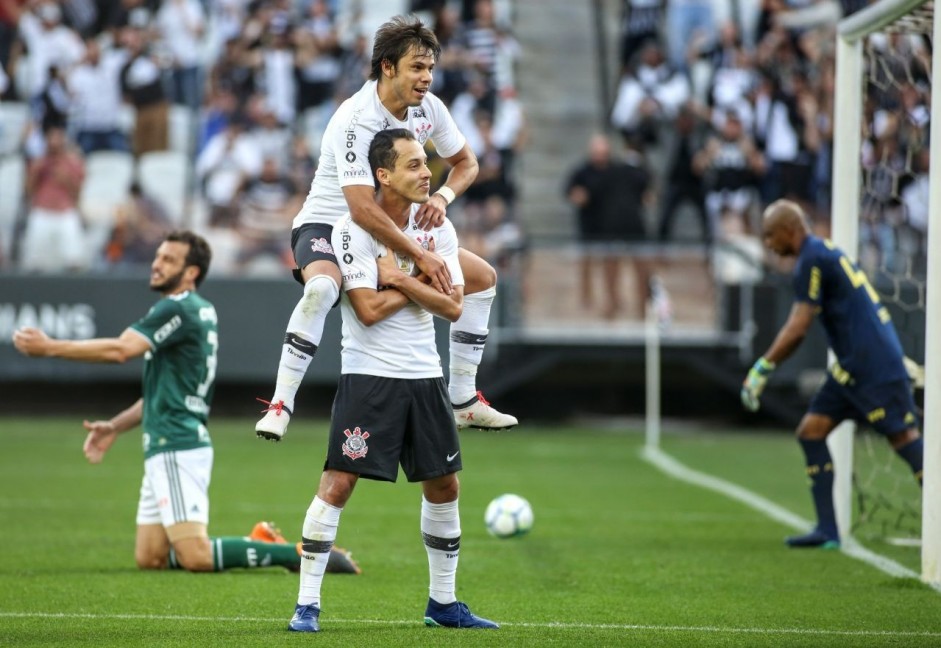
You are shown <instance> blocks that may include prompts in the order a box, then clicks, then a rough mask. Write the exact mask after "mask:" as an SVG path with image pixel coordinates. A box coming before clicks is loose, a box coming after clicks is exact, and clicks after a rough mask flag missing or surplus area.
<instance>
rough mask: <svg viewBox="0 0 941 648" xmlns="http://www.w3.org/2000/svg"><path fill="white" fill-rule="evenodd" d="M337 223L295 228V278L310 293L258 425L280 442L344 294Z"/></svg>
mask: <svg viewBox="0 0 941 648" xmlns="http://www.w3.org/2000/svg"><path fill="white" fill-rule="evenodd" d="M332 229H333V228H331V227H329V226H326V225H304V226H302V227H300V228H298V229H297V230H295V231H294V232H293V233H292V246H293V248H294V258H295V260H296V262H297V267H298V268H300V270H296V271H295V278H296V279H298V280H299V281H300V282H301V283H302V284H303V285H304V292H303V294H302V295H301V298H300V300H298V302H297V304H296V305H295V306H294V310H293V312H292V313H291V317H290V319H289V320H288V325H287V330H286V332H285V335H284V344H283V345H282V347H281V359H280V361H279V363H278V374H277V379H276V383H275V389H274V395H273V396H272V397H271V401H270V403H269V407H268V409H267V410H266V413H265V416H264V417H263V418H262V419H261V420H260V421H258V423H257V424H256V425H255V432H256V433H257V434H258V436H260V437H263V438H266V439H270V440H272V441H280V440H281V437H283V436H284V434H285V433H286V432H287V426H288V422H289V421H290V419H291V414H292V413H293V412H294V400H295V397H296V396H297V390H298V389H299V388H300V385H301V381H303V379H304V374H305V373H307V368H308V367H309V366H310V363H311V361H312V360H313V358H314V354H315V353H316V352H317V347H318V346H319V345H320V340H321V337H322V336H323V329H324V321H325V320H326V319H327V314H328V313H329V312H330V309H331V308H333V306H334V305H335V304H336V302H337V299H338V298H339V296H340V284H341V281H342V278H341V277H340V268H339V267H338V266H337V260H336V256H334V254H333V247H332V245H331V244H330V234H331V231H332Z"/></svg>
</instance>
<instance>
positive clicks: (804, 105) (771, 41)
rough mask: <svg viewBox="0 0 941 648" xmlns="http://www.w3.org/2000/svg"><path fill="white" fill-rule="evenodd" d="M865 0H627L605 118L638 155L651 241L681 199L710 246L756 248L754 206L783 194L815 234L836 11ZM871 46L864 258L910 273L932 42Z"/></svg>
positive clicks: (828, 137) (897, 39)
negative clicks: (648, 197) (647, 180)
mask: <svg viewBox="0 0 941 648" xmlns="http://www.w3.org/2000/svg"><path fill="white" fill-rule="evenodd" d="M867 4H869V3H868V2H866V1H865V0H857V1H852V0H849V1H844V2H840V3H838V2H834V1H832V0H761V1H760V2H759V1H754V2H749V1H747V0H742V1H738V2H727V1H726V0H675V1H671V2H662V1H660V0H623V2H622V23H621V29H620V50H619V51H620V63H621V66H622V74H621V77H620V80H619V82H618V86H617V91H616V97H615V100H614V105H613V108H612V110H611V113H610V126H611V127H612V129H614V130H615V131H617V132H619V133H620V134H621V135H622V136H623V139H624V141H625V142H626V148H627V150H628V152H629V156H630V157H635V158H636V156H637V151H638V150H641V151H645V153H646V160H645V161H644V162H645V163H646V164H648V165H649V166H650V167H652V171H653V175H654V178H655V184H657V185H658V186H657V192H656V193H657V194H658V197H659V199H658V201H657V202H658V205H659V209H658V210H657V211H658V213H657V215H656V218H655V219H654V220H655V223H656V225H655V226H656V231H657V233H658V234H659V236H658V238H659V239H660V240H663V241H666V240H669V239H670V238H671V236H672V233H673V226H674V221H675V219H676V215H677V213H678V210H679V209H680V208H683V207H684V206H686V208H688V209H692V210H693V211H694V212H695V214H696V215H697V216H698V220H699V222H701V223H702V227H701V230H700V232H701V237H702V239H701V240H702V241H703V242H704V243H706V244H707V245H708V244H710V243H712V242H721V243H724V244H725V247H726V248H727V247H729V246H736V245H738V246H739V247H740V248H741V249H742V251H743V252H746V253H747V252H748V251H749V250H751V251H757V252H758V254H760V249H761V248H760V244H759V242H758V240H757V237H758V235H760V231H759V228H758V218H759V215H760V213H761V211H762V209H763V207H764V206H766V205H768V204H769V203H771V202H772V201H774V200H776V199H779V198H789V199H792V200H795V201H797V202H799V203H800V204H801V205H802V207H803V208H804V209H805V211H806V212H807V213H808V214H809V215H810V217H811V218H812V220H813V223H814V227H815V229H816V230H817V231H818V232H821V233H823V234H826V233H827V232H828V231H829V225H830V216H831V213H830V209H831V198H832V195H831V192H832V163H833V132H834V129H833V124H834V91H835V87H834V80H835V47H836V23H837V21H838V20H839V19H840V18H841V17H844V16H846V15H848V14H850V13H853V12H855V11H858V10H860V9H862V8H864V6H865V5H867ZM866 47H867V48H868V50H869V52H870V53H871V55H870V56H867V61H868V67H867V70H866V72H865V97H866V100H865V105H864V107H863V111H864V112H863V117H862V122H863V134H862V135H863V155H862V160H861V167H862V170H863V186H864V190H863V191H864V196H863V211H862V218H861V223H860V238H861V262H862V263H863V266H864V267H865V268H866V269H867V270H869V271H872V270H875V269H881V270H884V271H886V272H890V273H894V272H905V271H907V270H912V271H914V272H918V269H919V268H921V267H923V266H924V263H925V252H926V249H925V246H926V236H925V235H926V228H927V202H926V201H927V170H928V166H929V152H928V126H929V124H928V121H929V112H930V111H929V106H930V103H929V102H930V93H931V88H930V83H929V77H930V51H931V46H930V43H929V42H928V40H927V38H925V37H923V36H920V35H906V36H902V35H898V34H893V35H883V34H880V35H878V36H874V37H870V38H869V39H868V41H867V45H866ZM873 61H878V62H876V63H873ZM622 186H624V185H623V183H622ZM604 235H605V234H604V233H602V236H604ZM909 262H911V263H912V264H913V267H910V268H909V267H905V266H906V264H907V263H909Z"/></svg>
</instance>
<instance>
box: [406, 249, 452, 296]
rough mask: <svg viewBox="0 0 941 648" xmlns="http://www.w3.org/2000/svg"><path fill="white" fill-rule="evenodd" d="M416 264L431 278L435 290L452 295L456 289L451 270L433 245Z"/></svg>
mask: <svg viewBox="0 0 941 648" xmlns="http://www.w3.org/2000/svg"><path fill="white" fill-rule="evenodd" d="M415 265H417V266H418V269H419V270H421V271H422V272H423V273H424V274H425V275H427V276H428V278H429V279H431V285H432V286H433V287H434V289H435V290H437V291H438V292H442V293H444V294H445V295H450V294H451V293H452V292H454V289H453V288H452V287H451V271H450V270H448V266H447V264H446V263H445V262H444V259H442V258H441V257H440V256H438V254H437V253H436V252H435V251H434V249H433V247H432V246H431V245H429V246H428V249H427V250H425V254H424V256H422V258H421V260H420V261H416V262H415Z"/></svg>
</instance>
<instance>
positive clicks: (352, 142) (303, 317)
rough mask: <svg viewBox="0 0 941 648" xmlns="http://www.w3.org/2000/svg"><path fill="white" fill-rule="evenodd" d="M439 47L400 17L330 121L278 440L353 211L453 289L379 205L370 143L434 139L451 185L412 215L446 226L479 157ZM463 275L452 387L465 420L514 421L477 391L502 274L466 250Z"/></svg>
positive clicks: (305, 211)
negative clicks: (451, 105)
mask: <svg viewBox="0 0 941 648" xmlns="http://www.w3.org/2000/svg"><path fill="white" fill-rule="evenodd" d="M440 53H441V46H440V44H439V43H438V40H437V38H436V37H435V35H434V32H432V31H431V30H430V29H428V28H427V27H425V26H424V25H423V24H422V22H421V21H420V20H418V19H417V18H405V17H402V16H397V17H395V18H393V19H391V20H390V21H389V22H387V23H385V24H383V25H382V26H381V27H380V28H379V29H378V31H377V32H376V36H375V41H374V47H373V54H372V63H371V70H370V75H369V80H368V81H367V82H366V83H365V84H364V85H363V87H362V89H360V90H359V91H358V92H357V93H356V94H354V95H353V96H352V97H350V98H349V99H347V100H346V101H344V102H343V103H342V104H341V105H340V107H339V108H338V109H337V111H336V113H335V114H334V115H333V117H332V118H331V119H330V122H329V123H328V124H327V127H326V130H325V131H324V135H323V142H322V144H321V152H320V160H319V164H318V168H317V171H316V173H315V174H314V179H313V182H312V183H311V188H310V193H309V194H308V196H307V199H306V201H305V202H304V206H303V207H302V208H301V211H300V213H299V214H298V215H297V217H296V218H295V219H294V226H293V227H294V228H293V231H292V233H291V247H292V248H293V250H294V258H295V262H296V264H297V269H295V270H294V277H295V278H296V279H297V280H298V281H299V282H300V283H302V284H303V286H304V292H303V295H302V296H301V298H300V300H299V301H298V303H297V305H296V306H295V308H294V311H293V313H292V314H291V317H290V319H289V320H288V325H287V331H286V334H285V336H284V344H283V346H282V350H281V360H280V363H279V365H278V374H277V381H276V385H275V390H274V395H273V396H272V397H271V401H270V402H269V401H263V402H265V403H267V404H268V406H269V407H268V409H267V410H266V413H265V416H264V417H263V418H262V419H261V420H260V421H258V423H257V424H256V426H255V431H256V433H257V434H258V436H260V437H263V438H266V439H270V440H273V441H279V440H280V439H281V438H282V437H283V436H284V434H285V433H286V432H287V426H288V423H289V421H290V418H291V415H292V414H293V412H294V408H295V398H296V395H297V390H298V388H299V387H300V384H301V381H302V380H303V378H304V374H305V373H306V372H307V368H308V367H309V366H310V363H311V361H312V359H313V357H314V354H315V353H316V351H317V347H318V345H319V344H320V340H321V337H322V335H323V328H324V320H325V319H326V317H327V314H328V313H329V312H330V309H331V308H333V306H334V305H336V303H337V300H338V299H339V295H340V282H341V277H340V270H339V267H338V262H337V256H336V251H335V250H334V247H333V246H332V244H331V234H332V231H333V227H334V225H335V224H336V222H337V221H338V220H339V219H340V217H341V216H343V215H344V214H345V213H347V212H349V213H350V214H351V217H352V219H353V221H354V222H355V223H356V224H357V225H359V226H360V227H362V228H364V229H365V230H366V231H368V232H369V233H370V234H371V235H373V236H375V237H376V238H377V239H379V240H380V241H382V243H383V244H384V245H386V246H387V247H389V248H390V249H393V250H395V251H396V252H397V253H398V254H399V255H401V256H402V257H407V258H409V259H411V260H413V261H414V263H415V264H416V266H417V267H418V268H419V269H420V270H421V272H423V273H424V274H425V275H426V276H428V277H429V278H430V280H431V285H432V286H434V288H436V289H437V290H439V291H442V292H443V293H445V294H448V293H449V292H450V290H451V288H450V286H451V277H450V272H449V270H448V268H447V266H446V265H445V263H444V261H443V259H442V258H441V257H440V256H439V255H438V254H436V253H435V252H434V251H433V250H426V249H424V248H423V247H422V246H421V245H420V244H419V243H418V241H417V240H416V238H418V237H415V236H412V232H403V231H401V230H399V229H398V228H397V227H396V226H395V225H394V224H392V222H391V221H390V220H389V218H388V217H387V216H386V215H385V214H384V213H383V212H382V210H381V209H379V207H378V206H377V205H376V203H375V200H374V187H373V178H372V173H371V172H370V169H369V162H368V155H369V145H370V143H371V142H372V140H373V138H374V137H375V135H376V133H378V132H380V131H383V130H387V129H390V128H406V129H408V130H409V131H411V132H412V134H413V135H415V137H416V138H417V140H418V142H419V143H420V144H422V145H424V144H425V142H426V141H427V140H431V141H432V142H433V143H434V146H435V149H436V150H437V152H438V154H439V155H440V156H441V157H442V158H444V159H445V160H446V161H447V162H448V164H449V165H451V170H450V172H449V173H448V176H447V179H446V181H445V184H444V185H443V186H442V187H441V188H439V189H438V190H437V191H436V192H435V193H434V194H432V195H431V199H430V200H428V201H427V202H426V203H425V204H423V205H422V206H421V207H420V208H419V210H418V213H417V215H416V219H415V223H416V225H417V226H418V229H419V230H420V231H427V230H429V229H430V228H431V227H436V226H441V225H442V224H443V223H444V222H445V215H446V210H447V207H448V205H450V204H451V202H452V201H453V200H454V199H455V197H457V196H459V195H460V194H462V193H463V192H464V191H465V190H466V189H467V188H468V187H469V186H470V185H471V184H472V183H473V182H474V179H475V178H476V177H477V170H478V164H477V158H476V156H475V155H474V153H473V151H472V150H471V148H470V147H469V146H468V144H467V142H466V140H465V138H464V136H463V135H462V134H461V132H460V131H459V130H458V129H457V126H456V125H455V123H454V120H453V119H452V117H451V114H450V113H449V112H448V109H447V107H446V106H445V105H444V103H443V102H442V101H441V100H440V99H438V98H437V97H436V96H434V95H433V94H432V93H431V92H430V90H429V88H430V87H431V82H432V71H433V69H434V67H435V63H436V62H437V60H438V57H439V55H440ZM458 256H459V259H460V263H461V269H462V271H463V274H464V278H465V280H466V282H467V283H466V286H465V295H464V311H463V314H462V315H461V318H460V319H459V320H458V321H456V322H454V323H452V325H451V334H450V380H449V382H448V392H449V396H450V401H451V403H452V406H453V409H454V417H455V421H456V423H457V426H458V427H459V428H466V427H475V428H484V429H507V428H511V427H513V426H515V425H516V424H517V420H516V418H515V417H513V416H510V415H508V414H503V413H501V412H498V411H497V410H496V409H494V408H493V407H491V406H490V404H489V403H487V401H486V400H484V398H483V397H482V395H481V393H480V392H479V391H477V386H476V376H477V367H478V365H479V364H480V361H481V358H482V356H483V351H484V345H485V344H486V342H487V334H488V332H489V329H488V323H489V319H490V307H491V305H492V303H493V299H494V297H495V295H496V283H497V273H496V271H495V270H494V269H493V268H492V267H491V266H490V264H488V263H487V262H486V261H484V260H483V259H481V258H480V257H478V256H476V255H475V254H473V253H471V252H468V251H467V250H463V249H462V250H460V252H459V255H458Z"/></svg>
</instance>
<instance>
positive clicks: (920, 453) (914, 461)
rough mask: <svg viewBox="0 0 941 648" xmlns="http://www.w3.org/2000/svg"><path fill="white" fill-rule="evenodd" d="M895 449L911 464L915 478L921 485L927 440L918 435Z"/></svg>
mask: <svg viewBox="0 0 941 648" xmlns="http://www.w3.org/2000/svg"><path fill="white" fill-rule="evenodd" d="M895 451H896V452H897V453H898V455H899V456H900V457H901V458H902V459H904V460H905V463H907V464H908V465H909V466H911V469H912V473H913V474H914V475H915V479H917V480H918V485H919V486H921V485H922V484H921V477H922V473H923V472H924V471H923V466H924V460H925V441H924V439H922V438H921V437H918V438H917V439H915V440H914V441H912V442H911V443H907V444H905V445H903V446H902V447H901V448H896V449H895Z"/></svg>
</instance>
